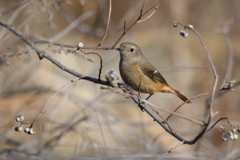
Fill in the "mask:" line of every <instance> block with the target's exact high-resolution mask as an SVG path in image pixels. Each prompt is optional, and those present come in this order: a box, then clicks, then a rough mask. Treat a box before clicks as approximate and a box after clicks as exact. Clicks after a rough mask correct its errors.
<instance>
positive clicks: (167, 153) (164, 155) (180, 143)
mask: <svg viewBox="0 0 240 160" xmlns="http://www.w3.org/2000/svg"><path fill="white" fill-rule="evenodd" d="M183 144H184V141H181V142H179V143H178V144H177V145H176V146H174V147H173V148H171V149H170V150H169V151H168V152H166V153H165V154H163V155H162V156H161V157H159V158H158V159H157V160H159V159H162V158H164V157H166V156H167V155H169V154H170V153H171V152H172V151H174V150H176V149H177V148H178V147H180V146H181V145H183Z"/></svg>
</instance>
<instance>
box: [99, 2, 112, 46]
mask: <svg viewBox="0 0 240 160" xmlns="http://www.w3.org/2000/svg"><path fill="white" fill-rule="evenodd" d="M111 13H112V0H109V10H108V20H107V26H106V30H105V33H104V36H103V38H102V41H101V42H100V43H99V44H98V46H97V47H100V46H101V45H102V43H103V42H104V40H105V38H106V36H107V32H108V27H109V24H110V18H111Z"/></svg>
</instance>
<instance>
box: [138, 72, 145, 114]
mask: <svg viewBox="0 0 240 160" xmlns="http://www.w3.org/2000/svg"><path fill="white" fill-rule="evenodd" d="M139 78H140V81H139V87H138V96H139V97H140V91H141V80H142V78H141V76H139ZM142 105H144V106H142ZM138 106H139V108H140V109H141V110H142V112H143V108H144V107H145V103H144V102H140V99H138Z"/></svg>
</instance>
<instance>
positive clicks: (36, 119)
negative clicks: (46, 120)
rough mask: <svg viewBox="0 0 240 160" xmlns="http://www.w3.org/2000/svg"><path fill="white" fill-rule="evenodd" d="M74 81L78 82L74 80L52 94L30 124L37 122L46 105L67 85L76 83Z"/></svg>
mask: <svg viewBox="0 0 240 160" xmlns="http://www.w3.org/2000/svg"><path fill="white" fill-rule="evenodd" d="M76 80H80V78H76V79H73V80H71V81H69V82H67V83H66V84H64V85H63V86H62V87H61V88H60V89H58V90H57V92H56V93H54V94H53V95H52V97H51V98H50V99H49V100H48V101H47V103H46V104H45V105H44V107H43V109H42V110H41V112H40V113H39V114H38V116H37V117H36V118H35V119H34V120H33V121H32V124H33V123H35V122H36V121H38V120H39V118H40V117H41V115H42V114H43V112H44V110H45V109H46V107H47V106H48V104H49V103H50V102H51V100H52V99H53V98H54V97H55V96H56V95H57V94H58V93H59V92H60V91H61V90H62V89H63V88H64V87H66V86H67V85H69V84H70V83H72V82H74V81H76Z"/></svg>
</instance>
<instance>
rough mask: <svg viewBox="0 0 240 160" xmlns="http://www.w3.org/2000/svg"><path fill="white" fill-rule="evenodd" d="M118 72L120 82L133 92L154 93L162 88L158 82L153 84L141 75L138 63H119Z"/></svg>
mask: <svg viewBox="0 0 240 160" xmlns="http://www.w3.org/2000/svg"><path fill="white" fill-rule="evenodd" d="M119 70H120V75H121V77H122V80H123V81H124V83H126V84H127V85H129V86H131V87H132V88H133V89H134V90H136V91H139V88H140V92H142V93H149V94H151V93H156V92H158V91H160V90H161V89H162V88H163V85H162V84H161V83H158V82H153V81H152V80H151V79H149V78H148V77H147V76H145V75H144V74H143V72H142V71H141V69H140V68H139V66H138V63H131V64H129V63H125V62H120V63H119Z"/></svg>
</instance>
